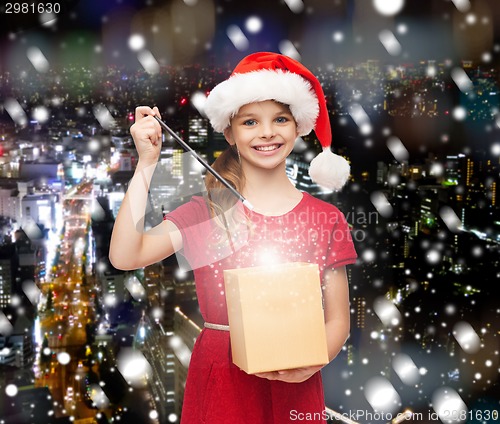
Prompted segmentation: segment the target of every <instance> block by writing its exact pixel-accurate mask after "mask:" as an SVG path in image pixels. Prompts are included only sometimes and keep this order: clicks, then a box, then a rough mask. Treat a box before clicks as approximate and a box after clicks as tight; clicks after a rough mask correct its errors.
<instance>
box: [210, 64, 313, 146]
mask: <svg viewBox="0 0 500 424" xmlns="http://www.w3.org/2000/svg"><path fill="white" fill-rule="evenodd" d="M264 100H276V101H278V102H280V103H283V104H286V105H288V106H289V107H290V112H291V113H292V115H293V117H294V118H295V121H296V123H297V132H298V133H299V135H300V136H304V135H307V134H309V133H310V132H311V130H312V129H314V126H315V123H316V119H317V117H318V114H319V106H318V98H317V96H316V93H315V92H314V91H313V88H312V86H311V84H310V83H309V81H307V80H306V79H305V78H303V77H301V76H300V75H297V74H294V73H292V72H288V71H283V70H281V69H275V70H271V69H261V70H257V71H251V72H246V73H243V74H234V75H232V76H231V77H229V79H227V80H225V81H223V82H221V83H220V84H218V85H217V86H215V87H214V89H213V90H212V91H211V92H210V94H209V95H208V98H207V101H206V102H205V105H204V112H205V113H206V115H207V117H208V119H210V123H211V124H212V127H213V128H214V130H215V131H217V132H224V130H225V129H226V128H227V127H228V126H229V124H230V119H231V118H232V117H233V116H234V115H236V113H238V110H239V109H240V108H241V107H242V106H244V105H246V104H249V103H255V102H261V101H264Z"/></svg>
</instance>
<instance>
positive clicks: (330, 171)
mask: <svg viewBox="0 0 500 424" xmlns="http://www.w3.org/2000/svg"><path fill="white" fill-rule="evenodd" d="M350 172H351V166H350V165H349V162H347V160H345V158H343V157H342V156H339V155H336V154H335V153H333V152H332V151H331V150H330V148H329V147H325V148H324V149H323V151H322V152H321V153H320V154H319V155H318V156H316V157H315V158H314V159H313V160H312V161H311V163H310V165H309V176H310V177H311V180H313V181H314V182H315V183H316V184H318V185H320V186H322V187H325V188H327V189H329V190H335V191H339V190H340V189H341V188H342V187H343V186H344V184H345V183H346V182H347V179H348V178H349V174H350Z"/></svg>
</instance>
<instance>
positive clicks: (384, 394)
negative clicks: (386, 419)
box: [364, 377, 401, 414]
mask: <svg viewBox="0 0 500 424" xmlns="http://www.w3.org/2000/svg"><path fill="white" fill-rule="evenodd" d="M364 395H365V398H366V400H367V401H368V403H369V404H370V405H371V407H372V408H373V410H374V411H377V412H385V413H388V414H391V413H392V412H394V411H395V410H397V409H398V408H399V404H400V402H401V398H400V397H399V394H398V392H397V391H396V389H394V386H393V385H392V384H391V382H390V381H389V380H387V379H386V378H384V377H373V378H371V379H370V380H368V381H367V382H366V384H365V388H364Z"/></svg>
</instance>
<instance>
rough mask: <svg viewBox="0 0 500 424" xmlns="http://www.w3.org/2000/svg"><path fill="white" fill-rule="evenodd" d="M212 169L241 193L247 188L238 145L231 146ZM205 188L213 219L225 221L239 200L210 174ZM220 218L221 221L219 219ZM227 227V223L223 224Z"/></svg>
mask: <svg viewBox="0 0 500 424" xmlns="http://www.w3.org/2000/svg"><path fill="white" fill-rule="evenodd" d="M212 167H213V168H214V169H215V171H217V172H218V173H219V174H220V175H221V176H222V177H223V178H224V179H225V180H226V181H227V182H228V183H229V184H231V185H232V186H233V187H234V188H235V189H236V190H237V191H238V192H239V193H241V192H242V190H243V187H244V186H245V175H244V174H243V170H242V167H241V163H240V160H239V155H238V148H237V147H236V145H235V144H234V145H230V146H229V147H228V148H227V149H226V150H224V151H223V152H222V153H221V154H220V156H219V157H218V158H217V159H216V160H215V161H214V163H213V164H212ZM205 187H206V189H207V193H208V205H209V208H210V212H211V215H212V217H214V218H216V219H217V221H220V220H224V219H225V217H224V213H225V212H227V211H229V210H230V209H231V208H232V207H233V206H234V205H235V204H236V202H237V200H238V199H237V198H236V197H235V195H234V194H233V193H231V192H230V191H229V190H228V189H227V188H226V187H225V186H224V184H222V183H221V182H220V181H219V180H218V179H217V178H215V177H214V176H213V175H212V174H210V173H208V172H207V174H206V175H205ZM219 218H220V219H219ZM221 224H223V225H226V223H224V222H221Z"/></svg>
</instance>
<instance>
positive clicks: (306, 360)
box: [224, 262, 328, 374]
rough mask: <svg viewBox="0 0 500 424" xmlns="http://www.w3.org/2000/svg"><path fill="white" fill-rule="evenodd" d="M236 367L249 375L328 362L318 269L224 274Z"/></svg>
mask: <svg viewBox="0 0 500 424" xmlns="http://www.w3.org/2000/svg"><path fill="white" fill-rule="evenodd" d="M224 282H225V290H226V301H227V308H228V317H229V328H230V339H231V351H232V356H233V363H234V364H235V365H237V366H238V367H239V368H241V369H242V370H243V371H245V372H247V373H248V374H255V373H259V372H266V371H277V370H284V369H292V368H301V367H306V366H314V365H324V364H327V363H328V349H327V344H326V332H325V321H324V313H323V301H322V294H321V283H320V277H319V270H318V266H317V264H310V263H302V262H295V263H286V264H279V265H272V266H260V267H251V268H239V269H230V270H225V271H224Z"/></svg>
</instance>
